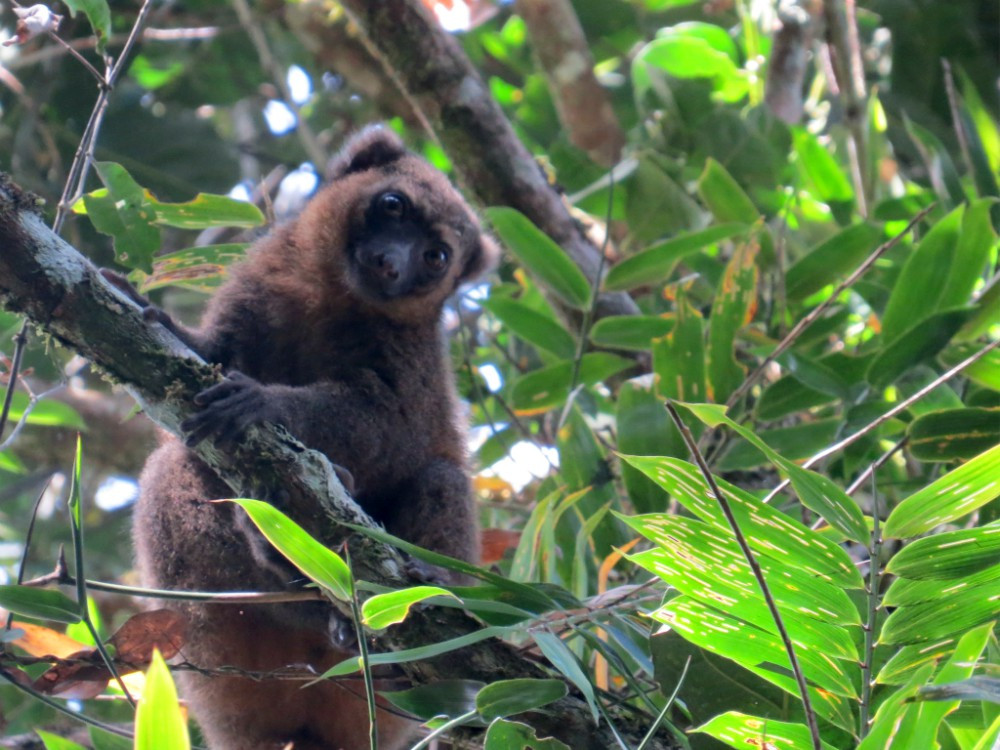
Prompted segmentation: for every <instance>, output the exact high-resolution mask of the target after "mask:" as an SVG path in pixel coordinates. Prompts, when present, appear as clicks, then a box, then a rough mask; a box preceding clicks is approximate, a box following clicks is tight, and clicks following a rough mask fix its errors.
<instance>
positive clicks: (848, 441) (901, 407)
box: [764, 339, 1000, 503]
mask: <svg viewBox="0 0 1000 750" xmlns="http://www.w3.org/2000/svg"><path fill="white" fill-rule="evenodd" d="M998 345H1000V339H997V340H996V341H991V342H990V343H989V344H987V345H986V346H984V347H983V348H982V349H980V350H979V351H978V352H976V353H975V354H973V355H971V356H969V357H966V358H965V359H963V360H962V361H961V362H959V363H958V364H957V365H955V366H954V367H952V368H951V369H950V370H948V371H947V372H945V373H943V374H942V375H940V376H939V377H937V378H935V379H934V380H932V381H931V382H930V383H928V384H927V385H925V386H924V387H923V388H921V389H920V390H919V391H917V392H916V393H914V394H913V395H912V396H910V397H909V398H907V399H904V400H903V401H900V402H899V403H898V404H896V405H895V406H894V407H892V408H891V409H890V410H889V411H887V412H886V413H885V414H883V415H882V416H880V417H879V418H878V419H876V420H874V421H872V422H870V423H868V424H867V425H865V426H864V427H862V428H861V429H860V430H858V431H857V432H855V433H853V434H851V435H848V436H847V437H846V438H844V439H843V440H841V441H840V442H838V443H834V444H833V445H831V446H829V447H827V448H824V449H823V450H821V451H820V452H819V453H816V454H814V455H813V456H812V457H810V458H809V459H808V460H806V461H805V462H804V463H803V464H802V468H803V469H811V468H812V467H813V466H815V465H816V464H818V463H819V462H820V461H822V460H823V459H824V458H826V457H827V456H831V455H833V454H834V453H837V452H838V451H841V450H843V449H844V448H846V447H847V446H849V445H852V444H853V443H855V442H857V441H858V440H860V439H861V438H863V437H864V436H865V435H867V434H868V433H870V432H871V431H872V430H876V429H878V428H879V427H880V426H882V425H883V424H885V423H886V422H888V421H889V420H890V419H892V418H893V417H895V416H896V415H897V414H899V413H900V412H902V411H906V410H907V409H908V408H910V406H912V405H913V404H915V403H916V402H917V401H919V400H920V399H922V398H923V397H924V396H926V395H927V394H928V393H930V392H931V391H933V390H934V389H935V388H937V387H938V386H939V385H941V384H942V383H944V382H945V381H947V380H950V379H951V378H953V377H954V376H955V375H957V374H958V373H960V372H961V371H962V370H964V369H965V368H966V367H968V366H969V365H972V364H975V363H976V362H978V361H979V360H980V359H982V358H983V357H985V356H986V355H987V354H989V353H990V352H991V351H993V350H994V349H996V348H997V346H998ZM790 481H791V480H789V479H785V480H784V481H782V482H781V483H779V484H778V486H777V487H775V488H774V489H773V490H771V491H770V492H769V493H768V495H767V497H765V498H764V502H765V503H769V502H771V500H773V499H774V496H775V495H777V494H778V493H779V492H781V491H782V490H783V489H785V487H787V486H788V485H789V483H790Z"/></svg>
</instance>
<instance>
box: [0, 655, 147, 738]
mask: <svg viewBox="0 0 1000 750" xmlns="http://www.w3.org/2000/svg"><path fill="white" fill-rule="evenodd" d="M0 674H4V675H5V678H6V680H7V683H8V684H9V685H11V686H12V687H14V688H16V689H18V690H20V691H21V692H23V693H27V694H28V695H30V696H31V697H33V698H35V699H37V700H40V701H41V702H42V703H44V704H45V705H46V706H48V707H49V708H52V709H55V710H56V711H58V712H59V713H61V714H65V715H66V716H68V717H70V718H71V719H75V720H76V721H81V722H83V723H84V724H88V725H90V726H92V727H97V728H98V729H103V730H104V731H105V732H109V733H110V734H116V735H118V736H119V737H128V738H129V739H131V738H133V737H135V735H134V734H133V733H132V732H130V731H129V730H127V729H122V728H121V727H117V726H115V725H114V724H105V723H104V722H103V721H99V720H97V719H92V718H91V717H89V716H87V715H86V714H81V713H78V712H76V711H72V710H70V709H69V708H67V707H66V706H65V705H63V704H62V703H60V702H59V701H55V700H52V698H50V697H49V696H47V695H45V694H44V693H39V692H38V691H37V690H35V689H34V688H30V687H28V686H27V685H25V684H23V683H21V682H18V681H17V679H16V678H15V677H13V676H10V677H7V676H6V675H9V674H10V672H9V671H8V670H6V669H0Z"/></svg>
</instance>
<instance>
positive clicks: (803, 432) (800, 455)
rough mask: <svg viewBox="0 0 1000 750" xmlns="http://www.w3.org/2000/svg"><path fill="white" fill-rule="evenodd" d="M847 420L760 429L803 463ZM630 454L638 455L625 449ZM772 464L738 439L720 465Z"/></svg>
mask: <svg viewBox="0 0 1000 750" xmlns="http://www.w3.org/2000/svg"><path fill="white" fill-rule="evenodd" d="M843 425H844V422H843V420H841V419H839V418H836V417H831V418H830V419H817V420H816V421H813V422H803V423H802V424H797V425H794V426H793V427H777V428H775V429H773V430H758V433H757V434H758V435H759V437H760V438H761V440H763V441H764V442H765V443H767V444H768V445H770V446H771V447H772V448H773V449H774V450H775V451H777V452H778V453H779V454H781V455H782V456H784V457H785V458H787V459H788V460H790V461H800V460H802V459H805V458H809V457H810V456H811V455H813V454H814V453H817V452H819V451H820V450H822V449H823V448H825V447H826V446H828V445H830V444H831V443H834V442H836V437H837V435H838V434H839V433H840V430H841V429H842V428H843ZM622 450H626V451H627V452H629V453H635V452H636V451H631V450H628V449H626V448H622ZM767 462H768V459H767V456H765V455H764V454H763V453H761V452H760V451H759V450H758V449H757V448H754V447H753V445H752V444H751V443H748V442H746V441H745V440H735V441H732V442H731V443H730V445H729V448H727V449H726V452H725V453H724V454H723V455H722V457H721V458H719V460H718V462H717V463H716V469H717V470H718V471H719V472H720V473H723V474H724V473H726V472H729V471H744V470H747V469H753V468H756V467H758V466H761V465H762V464H765V463H767Z"/></svg>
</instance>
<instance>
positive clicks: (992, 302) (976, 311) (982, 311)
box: [955, 284, 1000, 341]
mask: <svg viewBox="0 0 1000 750" xmlns="http://www.w3.org/2000/svg"><path fill="white" fill-rule="evenodd" d="M998 320H1000V284H992V285H991V286H990V287H989V288H988V289H986V290H985V291H984V292H983V293H982V295H981V296H980V297H979V299H977V300H976V301H975V303H974V304H973V306H972V317H971V318H969V320H968V321H967V322H966V323H965V325H964V326H962V330H961V331H959V332H958V335H957V336H956V337H955V338H956V339H957V340H958V341H975V340H976V339H978V338H979V337H980V336H983V335H985V334H986V333H987V332H988V331H989V329H990V328H991V327H992V326H994V325H996V322H997V321H998Z"/></svg>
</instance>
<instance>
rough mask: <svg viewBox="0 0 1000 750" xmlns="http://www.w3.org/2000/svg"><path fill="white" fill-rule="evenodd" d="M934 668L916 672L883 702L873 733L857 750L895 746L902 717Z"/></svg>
mask: <svg viewBox="0 0 1000 750" xmlns="http://www.w3.org/2000/svg"><path fill="white" fill-rule="evenodd" d="M934 666H935V665H933V664H926V665H924V666H923V667H921V668H920V669H918V670H917V671H915V672H914V673H913V675H912V676H911V677H910V680H909V682H907V683H906V684H905V685H903V687H901V688H899V689H898V690H896V691H895V692H894V693H891V694H890V695H889V696H888V697H887V698H886V699H885V700H884V701H882V704H881V705H880V706H879V707H878V711H876V712H875V718H874V719H873V720H872V727H871V731H870V732H869V733H868V735H867V736H866V737H865V738H864V739H863V740H862V741H861V742H860V744H859V745H858V746H857V750H887V748H890V747H892V746H893V744H894V743H893V739H894V737H895V736H896V732H897V731H898V729H899V724H900V722H901V719H902V715H903V713H904V712H905V711H906V710H907V708H908V706H909V704H908V702H907V701H908V700H909V699H910V698H912V697H913V695H914V694H915V693H916V692H917V689H918V688H920V687H921V686H922V685H923V684H925V683H926V682H927V680H928V679H929V678H930V676H931V675H932V674H933V673H934ZM899 747H902V746H899Z"/></svg>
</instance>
